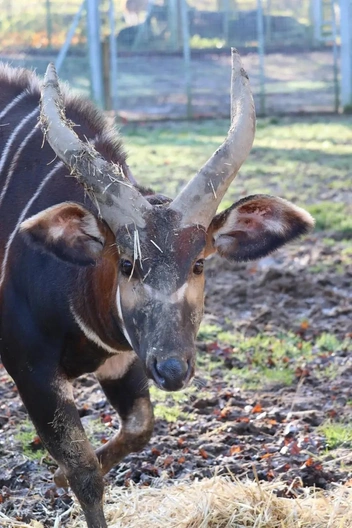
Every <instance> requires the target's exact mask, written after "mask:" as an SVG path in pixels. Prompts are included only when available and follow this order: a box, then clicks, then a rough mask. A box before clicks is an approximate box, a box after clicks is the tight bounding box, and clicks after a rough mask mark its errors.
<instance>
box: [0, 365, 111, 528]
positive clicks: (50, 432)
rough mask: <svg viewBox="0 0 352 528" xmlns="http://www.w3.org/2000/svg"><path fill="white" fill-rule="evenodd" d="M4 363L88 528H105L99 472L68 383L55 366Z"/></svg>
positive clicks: (102, 483) (102, 490)
mask: <svg viewBox="0 0 352 528" xmlns="http://www.w3.org/2000/svg"><path fill="white" fill-rule="evenodd" d="M3 359H4V358H3ZM4 364H5V366H6V368H7V369H8V371H9V373H10V375H11V376H12V377H13V379H14V380H15V382H16V385H17V387H18V390H19V393H20V395H21V397H22V400H23V402H24V404H25V406H26V408H27V411H28V414H29V415H30V417H31V419H32V421H33V423H34V425H35V427H36V429H37V431H38V434H39V436H40V438H41V440H42V442H43V444H44V446H45V447H46V448H47V450H48V451H49V453H50V454H51V455H52V457H53V458H54V459H55V460H56V461H57V463H58V464H59V465H60V467H61V468H62V471H63V472H64V474H65V476H66V478H67V480H68V482H69V484H70V486H71V488H72V490H73V492H74V493H75V495H76V496H77V499H78V500H79V502H80V504H81V507H82V509H83V512H84V514H85V517H86V521H87V525H88V528H106V527H107V524H106V522H105V518H104V512H103V492H104V482H103V477H102V472H101V468H100V466H99V462H98V459H97V457H96V455H95V453H94V450H93V448H92V447H91V445H90V443H89V441H88V439H87V437H86V435H85V433H84V430H83V427H82V424H81V421H80V418H79V415H78V412H77V409H76V406H75V404H74V401H73V397H72V386H71V384H70V383H69V382H68V381H67V380H66V379H65V378H64V377H63V376H60V375H58V373H57V366H56V368H54V367H53V368H51V367H48V366H47V365H44V366H43V365H42V366H41V367H40V366H39V365H35V366H33V365H30V364H29V362H27V363H26V365H25V366H24V365H22V366H21V365H19V367H18V368H17V367H16V366H14V365H9V362H7V361H6V358H5V361H4ZM9 366H10V368H9ZM24 367H25V368H24Z"/></svg>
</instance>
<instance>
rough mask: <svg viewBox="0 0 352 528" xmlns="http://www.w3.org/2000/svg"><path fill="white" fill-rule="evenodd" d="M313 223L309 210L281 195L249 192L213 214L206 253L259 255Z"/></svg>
mask: <svg viewBox="0 0 352 528" xmlns="http://www.w3.org/2000/svg"><path fill="white" fill-rule="evenodd" d="M313 226H314V219H313V218H312V217H311V215H310V214H309V213H307V211H305V210H304V209H301V208H300V207H297V206H296V205H294V204H292V203H290V202H288V201H286V200H283V199H282V198H276V197H274V196H267V195H262V194H257V195H254V196H248V197H247V198H243V199H242V200H240V201H239V202H236V203H235V204H233V205H232V206H231V207H229V208H228V209H226V211H223V212H222V213H220V214H218V215H216V216H215V217H214V218H213V221H212V223H211V224H210V226H209V229H208V241H207V248H206V256H208V255H210V254H211V253H214V252H215V251H217V252H218V253H219V254H220V255H221V256H223V257H226V258H228V259H231V260H236V261H245V260H254V259H258V258H260V257H265V255H268V254H269V253H271V252H272V251H275V249H278V248H279V247H280V246H282V245H284V244H285V243H286V242H288V241H289V240H293V239H294V238H297V237H299V236H300V235H304V234H305V233H307V232H308V231H309V230H310V229H312V227H313Z"/></svg>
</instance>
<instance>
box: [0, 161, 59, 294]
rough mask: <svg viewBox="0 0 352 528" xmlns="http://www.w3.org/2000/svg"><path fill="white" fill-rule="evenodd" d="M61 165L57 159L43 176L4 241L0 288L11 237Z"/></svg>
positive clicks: (11, 240)
mask: <svg viewBox="0 0 352 528" xmlns="http://www.w3.org/2000/svg"><path fill="white" fill-rule="evenodd" d="M62 167H63V163H62V162H61V161H59V162H58V163H57V164H56V165H55V167H54V168H53V169H52V170H51V171H50V172H49V174H47V175H46V176H45V178H44V180H42V181H41V183H40V185H39V187H38V189H37V190H36V192H35V193H34V194H33V196H32V198H31V199H30V200H29V202H28V203H27V205H26V207H25V208H24V209H23V211H22V213H21V215H20V217H19V219H18V222H17V224H16V227H15V229H14V230H13V231H12V233H11V235H10V236H9V239H8V241H7V243H6V246H5V253H4V259H3V261H2V267H1V276H0V288H1V286H2V283H3V282H4V278H5V271H6V264H7V259H8V257H9V251H10V248H11V244H12V242H13V239H14V238H15V236H16V233H17V231H18V229H19V227H20V225H21V224H22V222H23V220H24V219H25V218H26V214H27V213H28V211H29V209H30V208H31V207H32V205H33V203H34V202H35V200H36V199H37V198H38V196H39V195H40V193H41V192H42V190H43V187H44V186H45V184H46V183H47V182H48V181H49V180H50V178H51V177H52V176H53V175H54V173H55V172H56V171H57V170H58V169H61V168H62Z"/></svg>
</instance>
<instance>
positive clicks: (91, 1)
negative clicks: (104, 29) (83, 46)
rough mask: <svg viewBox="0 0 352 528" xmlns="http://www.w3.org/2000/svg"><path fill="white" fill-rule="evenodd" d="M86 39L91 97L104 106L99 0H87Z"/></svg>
mask: <svg viewBox="0 0 352 528" xmlns="http://www.w3.org/2000/svg"><path fill="white" fill-rule="evenodd" d="M87 39H88V53H89V64H90V74H91V91H92V97H93V99H94V100H95V102H96V103H97V104H98V105H99V106H100V107H101V108H104V83H103V65H102V57H101V44H100V12H99V0H87Z"/></svg>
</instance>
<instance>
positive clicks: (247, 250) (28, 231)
mask: <svg viewBox="0 0 352 528" xmlns="http://www.w3.org/2000/svg"><path fill="white" fill-rule="evenodd" d="M232 73H233V76H232V80H233V82H232V124H231V128H230V131H229V134H228V137H227V139H226V140H225V142H224V143H223V145H222V146H221V147H220V148H219V149H218V150H217V152H216V153H215V154H214V155H213V156H212V158H210V160H209V161H208V162H207V163H206V164H205V165H204V167H203V168H202V169H201V170H200V172H199V173H198V174H197V175H196V176H195V177H194V178H193V179H191V180H190V182H189V183H188V185H187V186H186V187H185V189H183V190H182V191H181V192H180V194H179V195H178V196H177V197H176V198H175V199H174V200H171V199H168V198H165V197H163V196H159V195H155V194H154V193H153V192H152V191H150V190H148V189H143V188H141V187H138V185H137V184H136V183H135V182H134V180H133V177H132V175H131V173H130V170H129V168H128V165H127V162H126V156H125V153H124V151H123V147H122V144H121V141H120V139H119V137H118V136H117V135H116V133H114V132H112V131H110V130H109V128H108V126H107V124H106V123H105V121H104V118H103V117H102V115H100V114H99V112H98V111H97V110H96V109H95V108H94V107H93V106H92V105H91V104H90V103H89V102H87V101H84V100H82V99H81V98H76V97H73V96H72V95H70V94H69V93H64V94H62V93H61V92H60V88H59V84H58V80H57V77H56V73H55V70H54V69H53V67H52V66H49V68H48V71H47V75H46V78H45V81H44V83H43V84H42V85H41V83H40V82H39V81H38V79H37V78H36V77H35V76H34V74H32V73H30V72H28V71H25V70H13V69H11V68H9V67H6V66H5V67H2V68H1V69H0V214H1V230H0V256H1V276H0V303H1V320H0V332H1V341H0V347H1V355H2V361H3V364H4V366H5V367H6V369H7V370H8V372H9V373H10V375H11V376H12V377H13V379H14V381H15V383H16V385H17V387H18V391H19V393H20V395H21V397H22V399H23V402H24V404H25V406H26V408H27V410H28V413H29V415H30V417H31V419H32V420H33V422H34V424H35V426H36V428H37V430H38V433H39V435H40V437H41V439H42V442H43V444H44V445H45V446H46V448H47V449H48V451H49V452H50V453H51V455H52V456H53V457H54V458H55V459H56V461H57V462H58V464H59V469H58V471H57V472H56V474H55V481H56V483H57V485H59V486H67V485H68V484H69V485H70V486H71V488H72V489H73V491H74V493H75V494H76V496H77V497H78V500H79V501H80V504H81V506H82V508H83V511H84V514H85V516H86V521H87V524H88V527H89V528H103V527H106V521H105V519H104V513H103V506H102V502H103V475H104V474H105V473H106V472H108V471H109V470H110V468H111V467H112V466H113V465H115V464H117V463H118V462H119V461H120V460H121V459H122V458H123V457H124V456H126V455H127V454H128V453H130V452H131V451H135V450H139V449H141V448H142V447H143V446H144V445H145V444H146V442H147V441H148V440H149V438H150V436H151V433H152V430H153V411H152V406H151V403H150V399H149V392H148V379H152V380H154V382H155V383H156V384H157V385H158V386H159V387H161V388H163V389H165V390H178V389H181V388H182V387H184V386H185V385H186V384H187V383H188V382H189V380H190V379H191V378H192V375H193V371H194V361H195V359H194V358H195V350H194V349H195V347H194V341H195V337H196V334H197V330H198V327H199V324H200V321H201V318H202V313H203V292H204V274H203V260H204V258H205V257H207V256H208V255H210V254H211V253H214V252H216V251H217V252H218V253H220V254H221V255H222V256H224V257H226V258H230V259H235V260H248V259H254V258H259V257H260V256H263V255H266V254H268V253H269V252H270V251H272V250H274V249H276V248H277V247H279V246H281V245H282V244H284V243H285V242H287V241H288V240H290V239H292V238H295V237H297V236H299V235H301V234H303V233H305V232H307V230H308V229H309V228H310V227H311V226H312V218H311V217H310V215H309V214H308V213H306V212H305V211H304V210H302V209H300V208H298V207H296V206H295V205H293V204H290V203H289V202H286V201H285V200H282V199H279V198H274V197H270V196H263V195H256V196H252V197H248V198H245V199H242V200H240V201H239V202H237V203H235V204H233V205H232V206H231V207H230V208H229V209H227V210H226V211H224V212H222V213H220V214H216V210H217V207H218V205H219V203H220V201H221V199H222V198H223V196H224V194H225V193H226V190H227V188H228V186H229V185H230V183H231V181H232V180H233V178H234V177H235V175H236V173H237V171H238V169H239V167H240V166H241V164H242V162H243V161H244V160H245V158H246V156H247V155H248V153H249V151H250V148H251V146H252V142H253V137H254V129H255V112H254V105H253V99H252V95H251V91H250V88H249V83H248V79H247V76H246V74H245V72H244V70H243V69H242V65H241V61H240V58H239V56H238V54H237V53H236V52H233V72H232ZM40 99H41V106H40ZM39 106H40V107H39ZM39 118H40V119H39ZM38 120H39V121H38ZM72 123H74V124H75V126H74V130H73V128H72V126H73V125H72ZM43 132H44V136H43ZM88 372H95V374H96V377H97V379H98V380H99V382H100V384H101V387H102V389H103V391H104V393H105V394H106V396H107V398H108V399H109V401H110V402H111V404H112V405H113V407H114V408H115V409H116V411H117V413H118V416H119V419H120V424H121V427H120V430H119V432H118V434H117V435H116V436H115V437H113V438H112V439H111V440H110V441H109V442H108V443H107V444H105V445H104V446H102V447H101V448H99V449H98V450H97V452H94V451H93V449H92V447H91V446H90V444H89V442H88V440H87V438H86V436H85V433H84V430H83V427H82V425H81V422H80V419H79V416H78V413H77V409H76V407H75V404H74V400H73V396H72V388H71V381H72V380H73V379H75V378H76V377H77V376H79V375H81V374H83V373H88Z"/></svg>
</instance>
